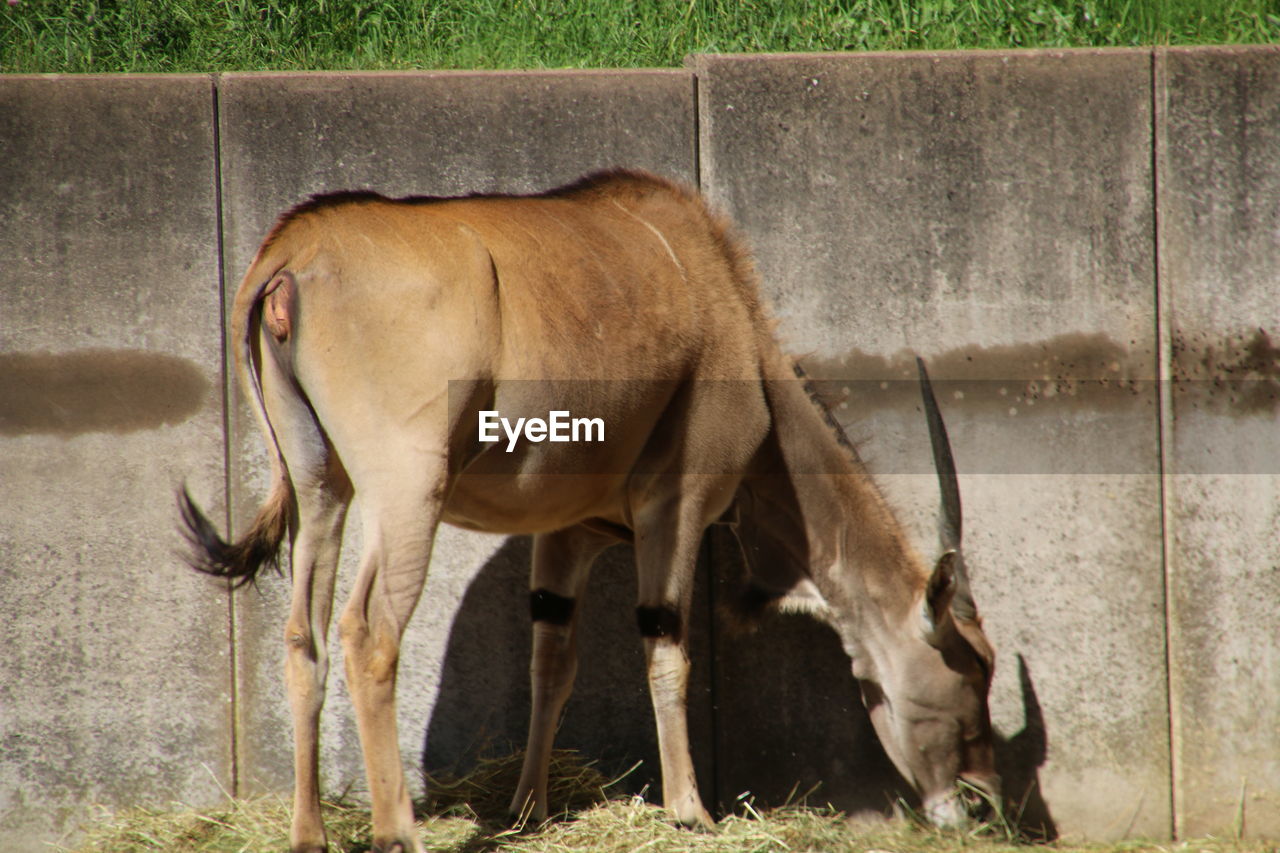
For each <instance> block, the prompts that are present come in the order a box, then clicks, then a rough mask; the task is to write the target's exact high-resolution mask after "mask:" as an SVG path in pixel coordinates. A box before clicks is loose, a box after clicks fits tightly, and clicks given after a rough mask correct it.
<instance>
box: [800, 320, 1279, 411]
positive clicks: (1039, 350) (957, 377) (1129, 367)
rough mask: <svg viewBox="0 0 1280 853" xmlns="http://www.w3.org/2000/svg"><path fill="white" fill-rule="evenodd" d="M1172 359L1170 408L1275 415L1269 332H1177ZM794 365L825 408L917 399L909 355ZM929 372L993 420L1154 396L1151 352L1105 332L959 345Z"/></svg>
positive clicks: (1107, 407)
mask: <svg viewBox="0 0 1280 853" xmlns="http://www.w3.org/2000/svg"><path fill="white" fill-rule="evenodd" d="M1172 356H1173V364H1172V370H1171V376H1170V379H1171V382H1170V389H1171V392H1172V394H1173V399H1174V404H1175V406H1178V407H1180V408H1181V407H1190V408H1193V409H1198V410H1203V411H1208V412H1211V413H1213V414H1224V415H1232V416H1257V415H1267V414H1272V415H1275V414H1280V345H1277V344H1276V343H1275V342H1273V341H1272V339H1271V336H1270V335H1269V334H1268V332H1267V331H1266V330H1265V329H1250V330H1245V331H1240V332H1235V333H1224V332H1222V331H1218V330H1215V331H1213V332H1200V333H1186V332H1179V333H1176V334H1175V335H1174V336H1173V339H1172ZM800 361H801V363H802V364H803V366H804V368H805V370H806V371H807V372H808V374H809V376H810V378H811V379H812V380H813V381H814V386H815V390H816V391H817V393H818V395H819V397H820V398H821V399H822V400H823V401H824V402H825V403H827V404H828V405H830V406H834V407H836V408H842V407H843V408H851V407H855V406H857V407H862V408H866V407H871V408H897V407H902V406H914V405H916V404H917V403H918V401H919V391H918V390H917V380H916V366H915V355H914V354H913V353H910V352H906V351H901V352H898V353H895V354H894V355H892V356H888V357H885V356H876V355H871V354H868V353H865V352H862V351H860V350H850V351H849V352H847V353H844V354H841V355H839V356H835V357H828V358H821V357H815V356H807V357H802V358H801V359H800ZM928 367H929V374H930V376H931V377H932V379H933V384H934V389H935V392H936V393H937V394H938V396H939V398H940V399H944V400H953V401H957V402H959V401H963V403H964V405H965V406H966V407H968V406H975V407H977V408H979V409H980V410H981V409H986V410H989V411H991V412H993V413H994V414H997V415H999V414H1004V415H1009V416H1014V415H1023V414H1055V413H1058V414H1060V413H1062V412H1063V410H1064V408H1067V409H1070V410H1077V411H1078V410H1091V411H1098V412H1102V411H1123V410H1124V409H1126V408H1128V407H1131V406H1133V405H1134V404H1135V403H1141V404H1142V405H1143V406H1144V407H1146V406H1154V405H1155V404H1156V402H1157V401H1158V399H1159V387H1158V383H1157V381H1156V378H1155V375H1154V374H1155V358H1154V356H1153V354H1152V353H1151V352H1150V351H1149V350H1146V349H1141V348H1139V347H1137V345H1136V344H1135V343H1134V342H1130V343H1129V345H1128V346H1125V345H1124V344H1122V343H1121V342H1119V341H1116V340H1113V339H1111V338H1109V337H1107V336H1105V335H1096V334H1094V335H1089V334H1066V335H1059V336H1057V337H1053V338H1048V339H1046V340H1044V341H1040V342H1038V343H1028V344H1019V345H1014V346H996V347H982V346H966V347H959V348H956V349H953V350H948V351H947V352H944V353H941V354H938V355H935V356H932V357H931V358H930V359H929V362H928Z"/></svg>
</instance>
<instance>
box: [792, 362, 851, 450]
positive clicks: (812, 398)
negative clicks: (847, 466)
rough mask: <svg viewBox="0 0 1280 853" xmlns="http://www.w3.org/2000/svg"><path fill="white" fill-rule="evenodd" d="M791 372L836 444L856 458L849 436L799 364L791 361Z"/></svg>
mask: <svg viewBox="0 0 1280 853" xmlns="http://www.w3.org/2000/svg"><path fill="white" fill-rule="evenodd" d="M791 368H792V370H794V371H795V374H796V378H797V379H799V380H800V381H801V382H802V383H803V384H804V393H805V394H806V395H807V396H808V397H809V402H811V403H813V405H814V406H816V407H817V409H818V411H819V412H821V413H822V419H823V420H824V421H826V422H827V426H828V427H830V428H831V432H832V434H833V435H834V436H835V438H836V442H837V443H838V444H839V445H840V446H841V447H843V448H844V449H845V450H848V451H849V455H851V456H853V457H854V458H855V459H856V458H857V457H858V450H857V448H856V447H854V446H853V442H852V441H850V440H849V436H848V435H846V434H845V431H844V427H842V426H840V422H839V421H838V420H836V416H835V415H833V414H831V409H830V408H828V407H827V405H826V404H825V403H823V402H822V398H821V397H819V396H818V392H817V390H816V389H815V388H814V387H813V382H812V381H811V380H810V379H809V376H808V374H806V373H805V372H804V368H803V367H801V366H800V362H798V361H793V362H792V363H791Z"/></svg>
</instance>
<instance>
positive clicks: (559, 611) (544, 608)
mask: <svg viewBox="0 0 1280 853" xmlns="http://www.w3.org/2000/svg"><path fill="white" fill-rule="evenodd" d="M573 604H574V602H573V599H572V598H565V597H564V596H563V595H557V594H556V593H554V592H552V591H551V590H549V589H535V590H534V591H533V592H531V593H529V613H530V615H532V616H533V621H534V622H550V623H551V624H552V625H568V624H569V621H570V620H571V619H573Z"/></svg>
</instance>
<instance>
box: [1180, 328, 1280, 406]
mask: <svg viewBox="0 0 1280 853" xmlns="http://www.w3.org/2000/svg"><path fill="white" fill-rule="evenodd" d="M1172 351H1173V390H1174V405H1175V406H1176V407H1179V408H1182V407H1190V408H1191V409H1192V410H1200V411H1206V412H1209V413H1212V414H1242V415H1266V414H1272V415H1274V414H1277V413H1280V346H1276V344H1274V343H1273V342H1272V340H1271V335H1270V334H1268V333H1267V331H1266V329H1250V330H1245V331H1241V332H1237V333H1236V334H1233V335H1226V336H1223V335H1221V334H1209V333H1205V332H1184V331H1179V332H1177V333H1175V334H1174V336H1173V342H1172Z"/></svg>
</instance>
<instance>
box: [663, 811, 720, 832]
mask: <svg viewBox="0 0 1280 853" xmlns="http://www.w3.org/2000/svg"><path fill="white" fill-rule="evenodd" d="M672 814H673V815H674V817H675V819H676V823H678V824H680V825H681V826H683V827H685V828H686V829H692V830H694V831H695V832H714V831H715V828H716V822H715V821H714V820H712V819H711V815H710V814H709V813H708V812H707V810H706V809H704V808H703V807H702V806H701V804H699V805H698V806H697V807H696V808H686V809H681V810H679V811H673V812H672Z"/></svg>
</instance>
